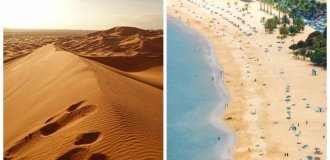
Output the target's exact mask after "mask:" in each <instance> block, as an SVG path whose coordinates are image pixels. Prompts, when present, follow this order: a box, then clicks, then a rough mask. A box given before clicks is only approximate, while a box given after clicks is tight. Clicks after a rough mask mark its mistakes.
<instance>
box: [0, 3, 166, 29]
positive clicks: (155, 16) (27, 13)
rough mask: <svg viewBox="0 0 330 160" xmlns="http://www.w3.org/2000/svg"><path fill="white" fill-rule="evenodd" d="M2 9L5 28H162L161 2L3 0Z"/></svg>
mask: <svg viewBox="0 0 330 160" xmlns="http://www.w3.org/2000/svg"><path fill="white" fill-rule="evenodd" d="M3 8H4V27H8V28H35V29H93V30H94V29H109V28H112V27H114V26H134V27H139V28H145V29H160V28H163V27H162V26H163V19H162V16H163V1H162V0H4V6H3Z"/></svg>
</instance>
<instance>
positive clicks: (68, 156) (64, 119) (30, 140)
mask: <svg viewBox="0 0 330 160" xmlns="http://www.w3.org/2000/svg"><path fill="white" fill-rule="evenodd" d="M85 103H86V101H80V102H78V103H75V104H73V105H71V106H69V107H68V108H67V109H66V110H65V111H63V112H61V113H59V114H57V115H55V116H53V117H51V118H49V119H48V120H46V121H45V124H44V126H42V127H41V128H39V129H37V130H36V131H34V132H32V133H30V134H28V135H27V136H25V137H24V138H23V139H21V140H19V141H18V142H17V143H16V144H15V145H14V146H12V147H11V148H9V149H8V150H6V152H5V156H4V160H13V159H16V158H18V157H16V155H17V153H19V152H21V151H24V150H25V149H28V148H29V147H31V145H32V144H36V143H38V142H39V141H40V140H42V139H44V138H47V137H48V136H51V135H53V134H56V133H57V132H59V131H60V130H62V129H63V128H65V127H69V125H70V124H73V122H77V121H78V122H79V121H81V120H83V119H84V118H86V117H88V116H90V115H92V114H95V113H96V112H97V111H98V108H97V106H95V105H84V104H85ZM75 124H78V123H75ZM101 138H102V134H101V132H88V133H81V134H80V135H78V136H77V137H76V140H75V142H74V146H76V148H73V149H71V150H69V151H68V152H66V153H64V154H63V155H60V156H59V157H58V158H57V160H82V159H84V158H85V157H86V156H87V154H88V147H89V146H91V145H93V144H95V143H96V142H97V141H99V140H100V139H101ZM108 159H109V157H108V156H106V155H105V154H100V153H96V154H92V155H91V156H90V157H89V160H108Z"/></svg>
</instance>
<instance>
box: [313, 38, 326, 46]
mask: <svg viewBox="0 0 330 160" xmlns="http://www.w3.org/2000/svg"><path fill="white" fill-rule="evenodd" d="M313 40H314V41H313V47H314V48H323V47H326V45H327V40H326V39H325V38H324V37H323V36H317V37H314V38H313Z"/></svg>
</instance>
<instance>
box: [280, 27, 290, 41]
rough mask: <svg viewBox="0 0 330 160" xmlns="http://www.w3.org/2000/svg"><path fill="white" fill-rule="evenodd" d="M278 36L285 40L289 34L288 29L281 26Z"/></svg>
mask: <svg viewBox="0 0 330 160" xmlns="http://www.w3.org/2000/svg"><path fill="white" fill-rule="evenodd" d="M279 31H280V35H281V36H282V37H283V38H285V37H286V36H287V35H288V34H289V28H288V27H286V26H285V25H282V26H281V27H280V29H279Z"/></svg>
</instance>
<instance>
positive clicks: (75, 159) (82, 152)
mask: <svg viewBox="0 0 330 160" xmlns="http://www.w3.org/2000/svg"><path fill="white" fill-rule="evenodd" d="M100 139H101V132H89V133H82V134H80V135H79V136H78V137H77V138H76V141H75V142H74V145H79V146H81V145H85V146H86V148H82V147H79V148H74V149H71V150H69V151H68V152H66V153H64V154H63V155H61V156H60V157H58V158H57V160H81V159H84V158H85V157H86V156H87V154H88V148H87V147H89V146H91V145H93V144H95V143H96V142H97V141H98V140H100ZM108 159H109V158H108V156H106V155H105V154H100V153H95V154H92V155H91V156H90V158H89V160H108Z"/></svg>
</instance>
